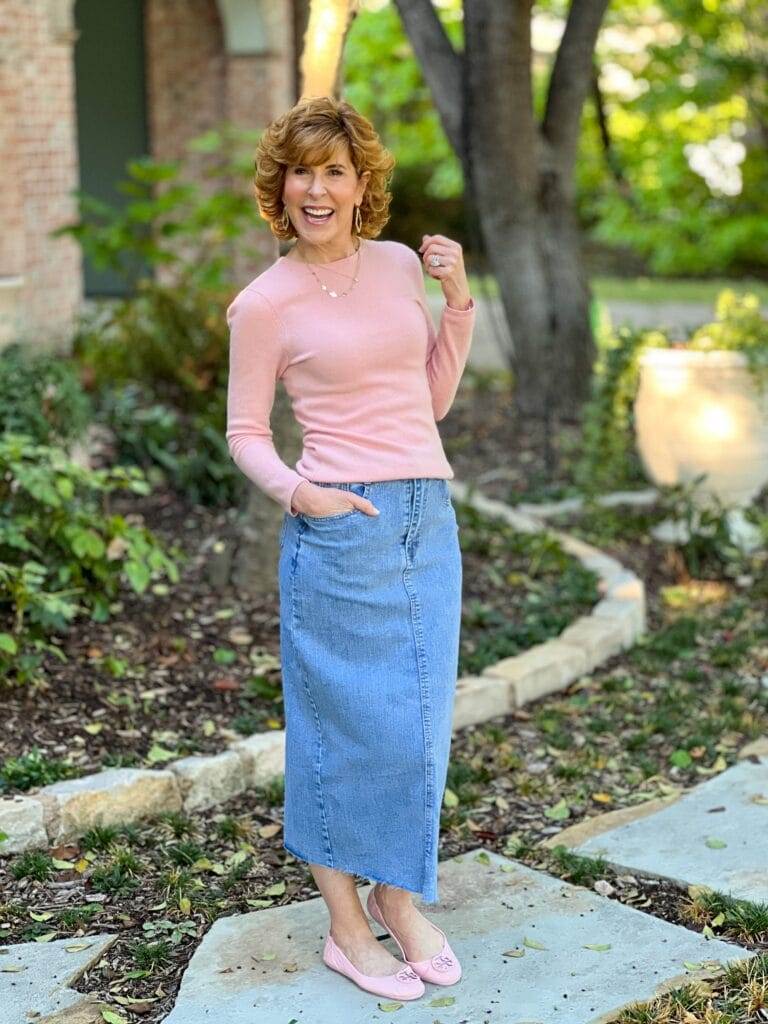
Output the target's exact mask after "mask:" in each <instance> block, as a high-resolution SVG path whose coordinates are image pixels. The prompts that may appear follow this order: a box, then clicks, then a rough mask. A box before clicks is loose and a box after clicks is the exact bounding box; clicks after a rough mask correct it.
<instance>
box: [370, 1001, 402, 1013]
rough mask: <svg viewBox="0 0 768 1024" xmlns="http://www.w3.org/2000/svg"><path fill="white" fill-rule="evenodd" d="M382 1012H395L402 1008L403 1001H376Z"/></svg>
mask: <svg viewBox="0 0 768 1024" xmlns="http://www.w3.org/2000/svg"><path fill="white" fill-rule="evenodd" d="M376 1005H377V1006H378V1008H379V1009H380V1010H381V1011H382V1013H394V1012H395V1010H400V1009H402V1006H403V1004H402V1003H376Z"/></svg>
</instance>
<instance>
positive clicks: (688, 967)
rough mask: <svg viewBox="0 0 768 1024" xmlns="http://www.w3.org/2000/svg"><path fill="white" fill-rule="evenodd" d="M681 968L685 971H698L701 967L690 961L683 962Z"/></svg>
mask: <svg viewBox="0 0 768 1024" xmlns="http://www.w3.org/2000/svg"><path fill="white" fill-rule="evenodd" d="M683 967H684V968H685V969H686V971H700V970H701V967H702V965H701V964H696V963H693V962H692V961H691V960H683Z"/></svg>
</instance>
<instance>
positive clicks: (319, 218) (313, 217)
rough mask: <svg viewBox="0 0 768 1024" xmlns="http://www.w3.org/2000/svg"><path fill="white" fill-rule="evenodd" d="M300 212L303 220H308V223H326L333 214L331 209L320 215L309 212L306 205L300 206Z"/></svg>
mask: <svg viewBox="0 0 768 1024" xmlns="http://www.w3.org/2000/svg"><path fill="white" fill-rule="evenodd" d="M301 212H302V213H303V214H304V218H305V220H307V221H309V223H310V224H326V223H327V222H328V221H329V220H330V219H331V217H332V216H333V214H334V211H333V210H331V211H330V212H329V213H326V214H322V215H319V214H315V213H311V212H310V210H308V209H307V207H306V206H302V208H301Z"/></svg>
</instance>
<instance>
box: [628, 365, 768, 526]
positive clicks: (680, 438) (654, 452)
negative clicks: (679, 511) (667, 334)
mask: <svg viewBox="0 0 768 1024" xmlns="http://www.w3.org/2000/svg"><path fill="white" fill-rule="evenodd" d="M639 371H640V379H639V387H638V392H637V396H636V399H635V405H634V414H635V433H636V439H637V447H638V451H639V454H640V457H641V459H642V462H643V466H644V468H645V471H646V473H647V474H648V476H649V477H650V478H651V480H653V482H654V483H656V484H658V485H673V484H679V483H682V484H685V483H690V482H691V481H692V480H694V479H695V478H696V477H697V476H699V475H700V474H702V473H706V479H705V480H704V482H703V483H702V485H701V488H700V490H699V491H698V492H697V493H698V496H699V498H700V500H701V501H702V503H706V502H707V499H710V498H712V497H716V498H718V499H719V500H720V501H721V502H722V503H723V504H724V505H727V506H731V507H734V508H737V507H742V508H743V507H744V506H747V505H749V504H750V503H751V502H752V501H753V499H754V498H755V497H756V496H757V495H758V494H759V493H760V491H761V490H762V489H763V487H765V485H766V483H768V388H766V390H765V391H764V392H762V393H761V391H760V389H759V388H758V386H757V384H756V382H755V380H754V379H753V377H752V375H751V374H750V372H749V367H748V364H747V360H746V357H745V356H744V355H743V354H742V353H741V352H726V351H712V352H695V351H686V350H685V349H661V348H660V349H653V348H652V349H646V351H645V352H643V353H641V355H640V359H639Z"/></svg>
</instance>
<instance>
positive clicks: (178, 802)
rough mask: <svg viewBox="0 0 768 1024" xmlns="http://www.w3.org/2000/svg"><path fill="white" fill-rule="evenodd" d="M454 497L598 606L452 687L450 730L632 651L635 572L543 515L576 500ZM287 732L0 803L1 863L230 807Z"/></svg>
mask: <svg viewBox="0 0 768 1024" xmlns="http://www.w3.org/2000/svg"><path fill="white" fill-rule="evenodd" d="M451 491H452V493H453V496H454V497H455V498H456V499H457V500H459V501H461V502H463V503H466V504H467V505H468V506H470V507H472V508H475V509H476V510H477V511H478V512H481V513H483V514H486V515H489V516H493V517H498V518H499V519H502V520H504V521H505V522H507V523H509V524H510V525H511V526H512V527H513V528H514V529H516V530H518V531H519V532H521V533H540V532H542V531H544V530H547V531H548V532H550V533H552V534H553V536H554V537H556V539H557V540H558V541H559V542H560V544H561V545H562V547H563V549H564V550H565V551H566V552H567V553H568V554H571V555H573V556H574V557H575V558H577V559H578V560H579V561H580V562H581V564H582V565H583V566H584V567H585V568H587V569H590V570H592V571H594V572H595V573H597V575H598V577H599V584H598V587H599V590H600V592H601V593H602V595H603V596H602V599H601V600H600V601H599V602H598V603H597V604H596V605H595V606H594V608H592V610H591V612H590V613H589V614H588V615H582V616H580V617H579V618H577V619H576V620H575V621H574V622H572V623H571V625H570V626H568V627H567V628H566V629H565V630H563V632H562V633H561V634H560V635H559V636H558V637H556V638H555V639H552V640H546V641H544V642H543V643H540V644H537V645H536V646H535V647H532V648H530V649H529V650H527V651H524V652H523V653H522V654H517V655H515V656H514V657H510V658H503V659H502V660H501V661H498V662H496V664H494V665H489V666H488V667H487V668H485V669H483V671H482V672H481V673H480V675H476V676H463V677H462V678H460V679H459V680H458V681H457V684H456V699H455V705H454V717H453V728H454V730H455V729H461V728H464V727H465V726H468V725H476V724H479V723H482V722H486V721H488V720H489V719H492V718H496V717H498V716H500V715H505V714H508V713H509V712H510V711H513V710H515V709H517V708H521V707H523V705H525V704H528V703H530V702H531V701H535V700H538V699H539V698H540V697H544V696H547V695H548V694H551V693H556V692H558V691H560V690H563V689H565V688H566V687H567V686H569V685H570V684H571V683H572V682H574V681H575V680H577V679H579V678H580V677H581V676H582V675H585V674H588V673H590V672H592V671H593V670H594V669H595V668H597V667H598V666H599V665H601V664H603V663H604V662H605V661H607V660H608V659H609V658H611V657H613V656H615V655H616V654H619V653H620V652H621V651H623V650H626V649H627V648H629V647H631V646H632V645H633V644H634V642H635V641H636V640H637V638H638V637H639V636H640V635H642V634H643V633H644V632H645V630H646V603H645V586H644V584H643V581H642V580H641V579H639V578H638V577H637V576H636V575H635V574H634V573H633V572H631V571H629V570H628V569H626V568H625V567H624V566H623V565H622V564H621V563H620V562H618V561H616V559H614V558H610V557H609V556H608V555H606V554H604V553H603V552H601V551H600V550H598V549H597V548H595V547H592V546H591V545H589V544H586V543H584V542H583V541H581V540H578V539H577V538H575V537H571V536H569V535H568V534H566V533H563V532H560V531H557V530H551V529H550V528H549V527H548V526H547V525H546V522H545V519H546V517H547V516H550V515H554V514H556V513H558V512H563V511H575V510H577V509H578V508H579V507H580V506H579V504H578V501H579V499H576V500H575V502H574V500H569V501H566V502H558V503H556V504H551V505H542V506H539V505H526V506H518V507H517V508H511V507H510V506H509V505H506V504H505V503H504V502H501V501H496V500H494V499H491V498H488V497H487V496H485V495H483V494H482V493H480V492H478V491H476V490H475V489H474V487H470V486H469V485H467V484H464V483H461V482H459V481H456V480H452V481H451ZM653 493H654V492H626V493H622V494H617V495H606V496H605V497H604V498H602V499H601V501H602V502H603V503H604V504H621V503H632V502H633V501H634V502H643V503H648V502H649V501H651V500H652V498H649V497H648V495H649V494H653ZM284 763H285V731H284V730H282V729H281V730H275V731H271V732H265V733H255V734H254V735H252V736H249V737H248V738H246V739H243V740H237V741H235V742H233V743H232V744H230V746H229V748H228V749H227V750H225V751H223V752H222V753H220V754H213V755H193V756H192V757H185V758H181V759H179V760H178V761H174V762H172V763H171V764H169V765H168V767H167V768H165V769H155V768H147V769H143V768H110V769H107V770H105V771H100V772H96V773H94V774H92V775H84V776H81V777H80V778H76V779H67V780H65V781H63V782H56V783H53V784H52V785H49V786H43V787H42V788H41V789H39V790H37V791H36V792H34V793H32V794H23V795H16V796H7V797H1V798H0V836H1V835H4V836H5V838H4V839H2V840H0V856H3V855H8V854H14V853H21V852H24V851H26V850H33V849H45V848H47V847H49V846H50V845H51V844H56V843H63V842H68V841H71V840H73V839H75V838H77V837H78V836H81V835H82V834H83V833H84V832H86V831H87V830H88V829H90V828H92V827H94V826H96V825H107V824H118V823H122V822H134V821H139V820H141V819H146V818H150V817H154V816H155V815H157V814H160V813H162V812H167V811H184V812H191V811H197V810H204V809H206V808H209V807H214V806H216V805H218V804H221V803H224V802H225V801H226V800H229V799H230V798H231V797H234V796H237V795H238V794H239V793H242V792H243V791H245V790H247V789H251V788H253V787H257V786H264V785H266V784H268V783H269V782H270V781H271V780H273V779H275V778H277V777H280V776H282V775H283V770H284Z"/></svg>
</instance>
